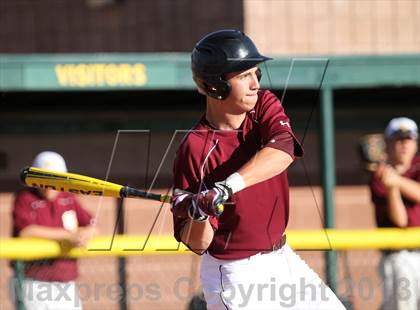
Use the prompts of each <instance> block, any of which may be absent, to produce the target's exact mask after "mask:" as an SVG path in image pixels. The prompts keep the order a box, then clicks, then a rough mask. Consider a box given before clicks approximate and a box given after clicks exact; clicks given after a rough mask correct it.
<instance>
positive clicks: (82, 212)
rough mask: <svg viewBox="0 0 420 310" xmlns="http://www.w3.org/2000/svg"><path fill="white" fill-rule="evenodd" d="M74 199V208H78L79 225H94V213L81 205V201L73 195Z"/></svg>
mask: <svg viewBox="0 0 420 310" xmlns="http://www.w3.org/2000/svg"><path fill="white" fill-rule="evenodd" d="M73 201H74V208H75V210H76V214H77V221H78V222H79V226H81V227H84V226H89V225H92V224H93V217H92V215H91V214H90V213H89V212H88V211H87V210H86V209H84V208H83V207H82V206H81V205H80V203H79V202H78V201H77V199H76V198H75V197H73Z"/></svg>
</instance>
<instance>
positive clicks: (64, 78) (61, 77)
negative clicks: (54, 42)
mask: <svg viewBox="0 0 420 310" xmlns="http://www.w3.org/2000/svg"><path fill="white" fill-rule="evenodd" d="M67 68H68V67H67V65H56V66H55V75H56V76H57V79H58V84H60V85H61V86H67V84H68V82H69V80H68V70H67Z"/></svg>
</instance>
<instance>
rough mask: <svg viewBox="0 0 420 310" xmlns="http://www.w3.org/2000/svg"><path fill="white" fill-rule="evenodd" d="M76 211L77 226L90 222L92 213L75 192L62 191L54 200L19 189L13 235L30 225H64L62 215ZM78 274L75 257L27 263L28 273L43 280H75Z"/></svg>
mask: <svg viewBox="0 0 420 310" xmlns="http://www.w3.org/2000/svg"><path fill="white" fill-rule="evenodd" d="M66 211H74V212H75V213H76V215H77V222H78V226H87V225H89V224H90V223H91V219H92V217H91V215H90V214H89V213H88V212H87V211H86V210H84V209H83V208H82V207H81V206H80V205H79V203H78V202H77V201H76V199H75V197H74V195H73V194H69V193H63V192H60V193H59V194H58V195H57V197H56V198H55V199H54V200H53V201H48V200H46V199H45V198H44V197H43V196H41V195H40V194H39V193H38V191H37V190H34V189H25V190H22V191H20V192H19V193H18V194H17V196H16V200H15V204H14V209H13V236H15V237H16V236H18V235H19V232H20V231H21V230H22V229H24V228H25V227H27V226H29V225H41V226H47V227H61V228H63V227H64V226H63V214H64V213H65V212H66ZM77 275H78V272H77V263H76V260H74V259H61V258H60V259H48V260H36V261H30V262H26V263H25V276H26V277H28V278H32V279H35V280H40V281H62V282H67V281H71V280H74V279H75V278H76V277H77Z"/></svg>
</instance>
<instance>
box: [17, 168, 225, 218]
mask: <svg viewBox="0 0 420 310" xmlns="http://www.w3.org/2000/svg"><path fill="white" fill-rule="evenodd" d="M20 179H21V181H22V183H23V184H24V185H26V186H29V187H37V188H41V189H53V190H56V191H62V192H69V193H74V194H82V195H90V196H108V197H119V198H145V199H151V200H157V201H160V202H168V203H170V202H171V201H172V197H171V196H170V195H161V194H155V193H150V192H147V191H142V190H140V189H136V188H132V187H129V186H123V185H120V184H116V183H112V182H108V181H104V180H100V179H95V178H92V177H88V176H85V175H80V174H76V173H69V172H56V171H51V170H47V169H41V168H35V167H26V168H24V169H23V170H22V172H21V174H20ZM216 209H217V213H218V214H221V213H222V212H223V210H224V205H223V204H220V205H218V206H217V207H216Z"/></svg>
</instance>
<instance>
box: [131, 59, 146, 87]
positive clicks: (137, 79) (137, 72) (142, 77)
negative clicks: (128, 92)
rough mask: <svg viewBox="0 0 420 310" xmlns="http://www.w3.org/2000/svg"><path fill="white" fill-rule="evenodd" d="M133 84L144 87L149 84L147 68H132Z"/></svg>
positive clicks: (140, 65) (135, 66) (140, 66)
mask: <svg viewBox="0 0 420 310" xmlns="http://www.w3.org/2000/svg"><path fill="white" fill-rule="evenodd" d="M132 71H133V73H132V74H133V84H134V85H138V86H142V85H144V84H146V82H147V75H146V67H145V66H144V65H143V64H135V65H134V66H133V68H132Z"/></svg>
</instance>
